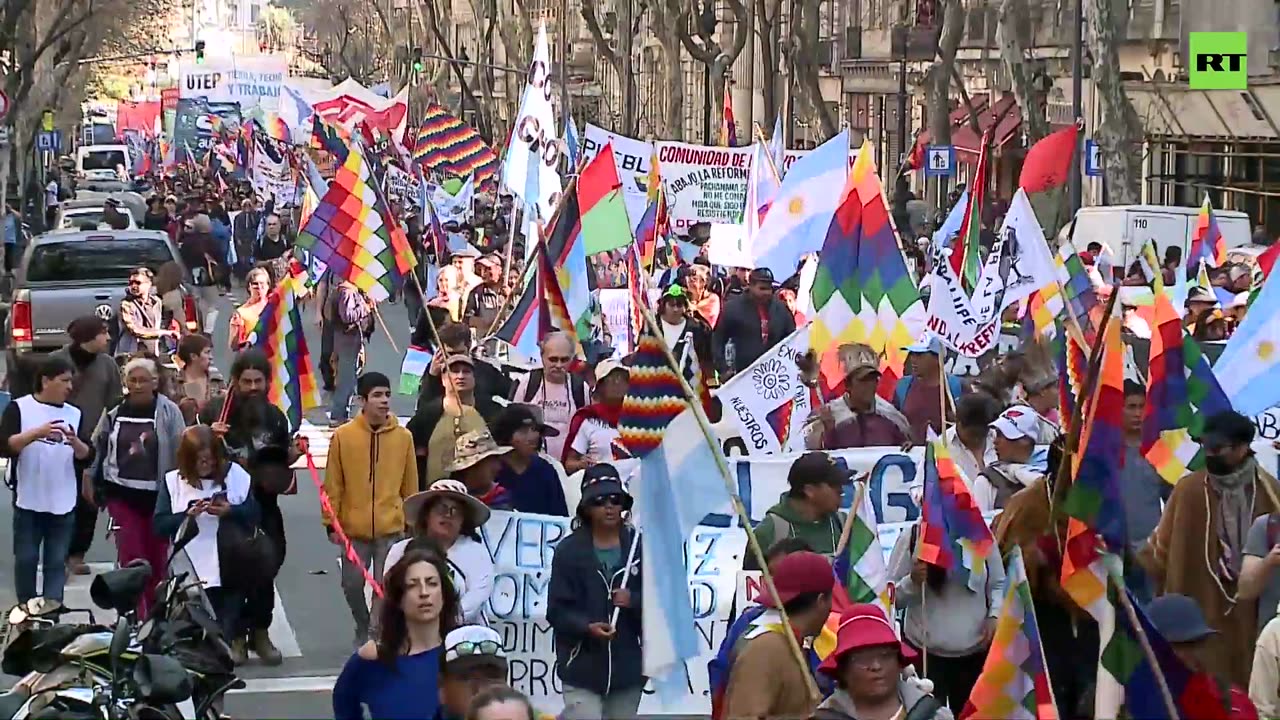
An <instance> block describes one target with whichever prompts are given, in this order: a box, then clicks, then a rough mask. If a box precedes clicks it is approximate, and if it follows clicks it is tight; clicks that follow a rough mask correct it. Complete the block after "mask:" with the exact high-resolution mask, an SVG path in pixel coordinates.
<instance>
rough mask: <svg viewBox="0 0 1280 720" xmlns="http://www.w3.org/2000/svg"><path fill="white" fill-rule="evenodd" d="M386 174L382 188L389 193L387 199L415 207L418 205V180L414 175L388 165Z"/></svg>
mask: <svg viewBox="0 0 1280 720" xmlns="http://www.w3.org/2000/svg"><path fill="white" fill-rule="evenodd" d="M384 167H385V168H386V171H387V172H386V174H385V175H384V176H383V184H384V187H383V188H382V189H383V190H384V191H386V193H387V197H388V198H389V199H392V200H399V201H400V202H409V203H413V204H414V205H417V204H418V197H419V192H418V178H416V177H414V175H413V174H412V173H407V172H405V171H404V170H401V169H400V168H398V167H396V166H395V165H392V164H391V163H387V164H386V165H385V166H384Z"/></svg>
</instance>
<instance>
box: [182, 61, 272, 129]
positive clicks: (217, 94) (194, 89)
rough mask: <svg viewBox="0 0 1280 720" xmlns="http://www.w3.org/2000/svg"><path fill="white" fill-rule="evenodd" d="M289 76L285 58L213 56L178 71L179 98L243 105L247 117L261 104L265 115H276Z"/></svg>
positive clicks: (241, 107)
mask: <svg viewBox="0 0 1280 720" xmlns="http://www.w3.org/2000/svg"><path fill="white" fill-rule="evenodd" d="M288 77H289V60H288V58H286V57H285V56H283V55H251V56H244V55H240V56H235V55H233V56H231V57H220V58H215V57H210V58H206V59H205V61H204V62H203V63H195V62H188V61H185V60H184V61H183V62H182V63H181V64H180V65H179V70H178V92H179V97H183V98H199V97H203V98H206V99H208V101H209V102H211V103H220V102H222V103H232V102H234V103H240V111H241V112H242V113H244V114H245V115H248V114H249V113H250V111H252V110H253V109H255V108H257V107H258V106H259V105H261V106H262V108H261V111H262V112H264V113H267V112H270V113H274V112H277V111H278V110H279V107H280V88H281V86H282V85H283V84H284V82H285V80H286V79H288Z"/></svg>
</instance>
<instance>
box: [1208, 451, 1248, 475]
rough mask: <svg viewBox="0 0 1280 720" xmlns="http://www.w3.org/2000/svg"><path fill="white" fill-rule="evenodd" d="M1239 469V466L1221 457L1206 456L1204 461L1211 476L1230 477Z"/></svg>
mask: <svg viewBox="0 0 1280 720" xmlns="http://www.w3.org/2000/svg"><path fill="white" fill-rule="evenodd" d="M1239 467H1240V466H1239V465H1237V464H1233V463H1232V462H1231V461H1230V460H1228V459H1226V458H1225V457H1223V456H1221V455H1208V456H1205V459H1204V469H1205V470H1207V471H1208V472H1209V474H1210V475H1218V476H1222V475H1230V474H1231V473H1233V472H1235V470H1236V469H1237V468H1239Z"/></svg>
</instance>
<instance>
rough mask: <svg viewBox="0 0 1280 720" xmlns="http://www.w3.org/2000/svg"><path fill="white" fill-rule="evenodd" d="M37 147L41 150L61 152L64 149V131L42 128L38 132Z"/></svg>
mask: <svg viewBox="0 0 1280 720" xmlns="http://www.w3.org/2000/svg"><path fill="white" fill-rule="evenodd" d="M36 149H37V150H40V151H41V152H59V151H61V150H62V131H61V130H53V131H49V132H46V131H44V130H41V131H40V132H39V133H37V134H36Z"/></svg>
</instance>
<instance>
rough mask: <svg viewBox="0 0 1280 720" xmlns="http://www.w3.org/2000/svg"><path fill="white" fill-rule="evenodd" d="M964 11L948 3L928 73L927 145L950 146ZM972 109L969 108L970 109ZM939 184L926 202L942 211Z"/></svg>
mask: <svg viewBox="0 0 1280 720" xmlns="http://www.w3.org/2000/svg"><path fill="white" fill-rule="evenodd" d="M964 23H965V9H964V5H963V4H962V2H961V0H947V2H946V7H945V8H944V9H943V14H942V26H941V28H940V29H939V30H940V32H939V35H938V55H937V59H936V60H935V61H934V63H933V65H932V66H930V67H929V72H928V80H927V83H928V93H927V94H928V102H929V117H928V121H929V123H928V124H929V144H930V145H950V144H951V100H950V88H951V76H952V74H953V73H954V72H955V67H956V52H957V51H958V50H959V48H960V41H961V40H962V39H963V38H964ZM971 109H972V108H971ZM940 190H941V183H930V184H929V186H928V193H929V202H930V204H931V205H932V206H933V207H936V208H939V209H941V208H942V193H941V192H940Z"/></svg>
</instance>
